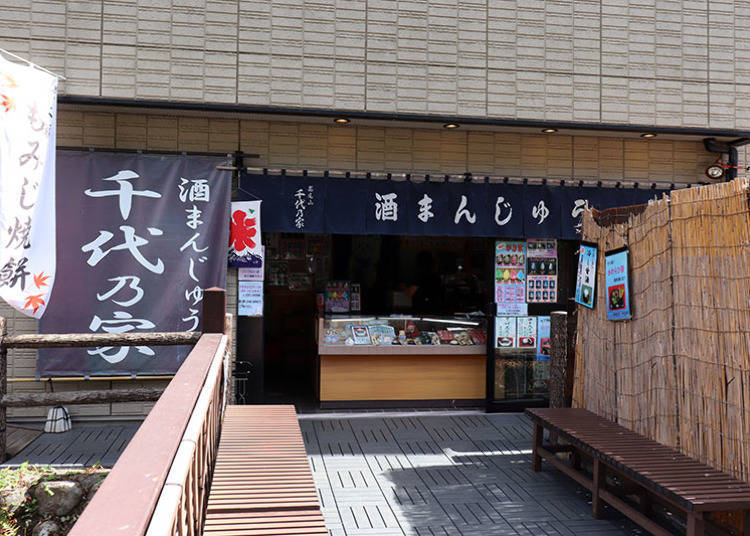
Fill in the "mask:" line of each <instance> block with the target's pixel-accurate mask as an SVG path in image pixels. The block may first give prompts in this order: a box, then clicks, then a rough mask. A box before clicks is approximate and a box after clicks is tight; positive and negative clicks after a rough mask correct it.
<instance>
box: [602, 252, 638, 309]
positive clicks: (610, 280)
mask: <svg viewBox="0 0 750 536" xmlns="http://www.w3.org/2000/svg"><path fill="white" fill-rule="evenodd" d="M604 268H605V282H606V287H607V296H606V298H607V319H608V320H628V319H629V318H632V316H633V314H632V311H631V304H630V281H629V280H628V249H627V248H620V249H616V250H613V251H609V252H607V253H605V254H604Z"/></svg>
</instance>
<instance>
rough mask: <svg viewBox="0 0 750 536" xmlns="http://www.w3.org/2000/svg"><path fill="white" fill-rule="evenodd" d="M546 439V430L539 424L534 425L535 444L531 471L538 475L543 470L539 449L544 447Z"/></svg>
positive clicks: (532, 452)
mask: <svg viewBox="0 0 750 536" xmlns="http://www.w3.org/2000/svg"><path fill="white" fill-rule="evenodd" d="M543 438H544V429H543V428H542V425H541V424H539V423H538V422H535V423H534V443H533V446H532V451H531V469H532V470H533V471H534V472H535V473H538V472H539V471H541V470H542V457H541V456H539V453H538V449H539V447H541V446H542V439H543Z"/></svg>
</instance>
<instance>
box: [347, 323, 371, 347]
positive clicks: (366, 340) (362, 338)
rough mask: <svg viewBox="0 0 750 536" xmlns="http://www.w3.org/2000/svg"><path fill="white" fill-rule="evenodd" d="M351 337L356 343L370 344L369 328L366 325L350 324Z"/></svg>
mask: <svg viewBox="0 0 750 536" xmlns="http://www.w3.org/2000/svg"><path fill="white" fill-rule="evenodd" d="M351 330H352V339H354V344H356V345H370V344H372V339H370V330H369V329H368V328H367V326H354V325H353V326H352V327H351Z"/></svg>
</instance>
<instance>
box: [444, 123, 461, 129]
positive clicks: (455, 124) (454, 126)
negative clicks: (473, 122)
mask: <svg viewBox="0 0 750 536" xmlns="http://www.w3.org/2000/svg"><path fill="white" fill-rule="evenodd" d="M460 126H461V125H459V124H457V123H446V124H444V125H443V128H458V127H460Z"/></svg>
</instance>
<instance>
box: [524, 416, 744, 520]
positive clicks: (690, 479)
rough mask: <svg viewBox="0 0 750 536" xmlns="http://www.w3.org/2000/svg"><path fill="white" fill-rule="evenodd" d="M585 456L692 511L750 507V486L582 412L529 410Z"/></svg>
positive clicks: (538, 420) (616, 425) (536, 420)
mask: <svg viewBox="0 0 750 536" xmlns="http://www.w3.org/2000/svg"><path fill="white" fill-rule="evenodd" d="M526 413H527V414H528V415H529V416H530V417H531V419H532V420H534V421H535V422H537V423H539V424H541V425H542V426H544V427H545V428H549V429H552V430H554V431H555V432H557V433H558V434H559V435H561V436H562V437H563V438H564V439H566V440H568V441H570V442H571V443H573V444H575V445H576V446H577V447H578V448H580V449H581V450H582V451H583V452H586V453H588V454H590V455H592V456H594V457H595V458H598V459H601V460H602V461H604V462H605V463H607V464H609V465H611V466H612V467H613V468H614V469H616V470H618V471H620V472H622V473H623V474H625V475H626V476H628V477H630V478H633V479H634V480H636V481H638V482H640V483H642V484H643V485H645V486H646V487H647V488H650V489H652V490H657V491H659V492H660V494H662V495H663V496H665V498H667V499H670V500H671V501H672V502H675V503H677V504H681V505H683V506H684V507H685V509H686V510H687V511H714V510H732V509H748V508H750V485H748V484H747V483H745V482H742V481H740V480H737V479H735V478H733V477H732V476H730V475H728V474H726V473H723V472H721V471H717V470H715V469H713V468H711V467H709V466H707V465H705V464H702V463H700V462H698V461H696V460H694V459H692V458H689V457H687V456H685V455H683V454H681V453H679V452H677V451H675V450H673V449H671V448H669V447H666V446H664V445H661V444H659V443H657V442H656V441H653V440H651V439H648V438H646V437H643V436H641V435H639V434H637V433H635V432H632V431H630V430H627V429H626V428H623V427H622V426H620V425H619V424H616V423H614V422H612V421H609V420H607V419H604V418H603V417H600V416H598V415H596V414H594V413H592V412H590V411H588V410H585V409H581V408H564V409H557V408H554V409H553V408H549V409H546V408H545V409H527V410H526Z"/></svg>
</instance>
